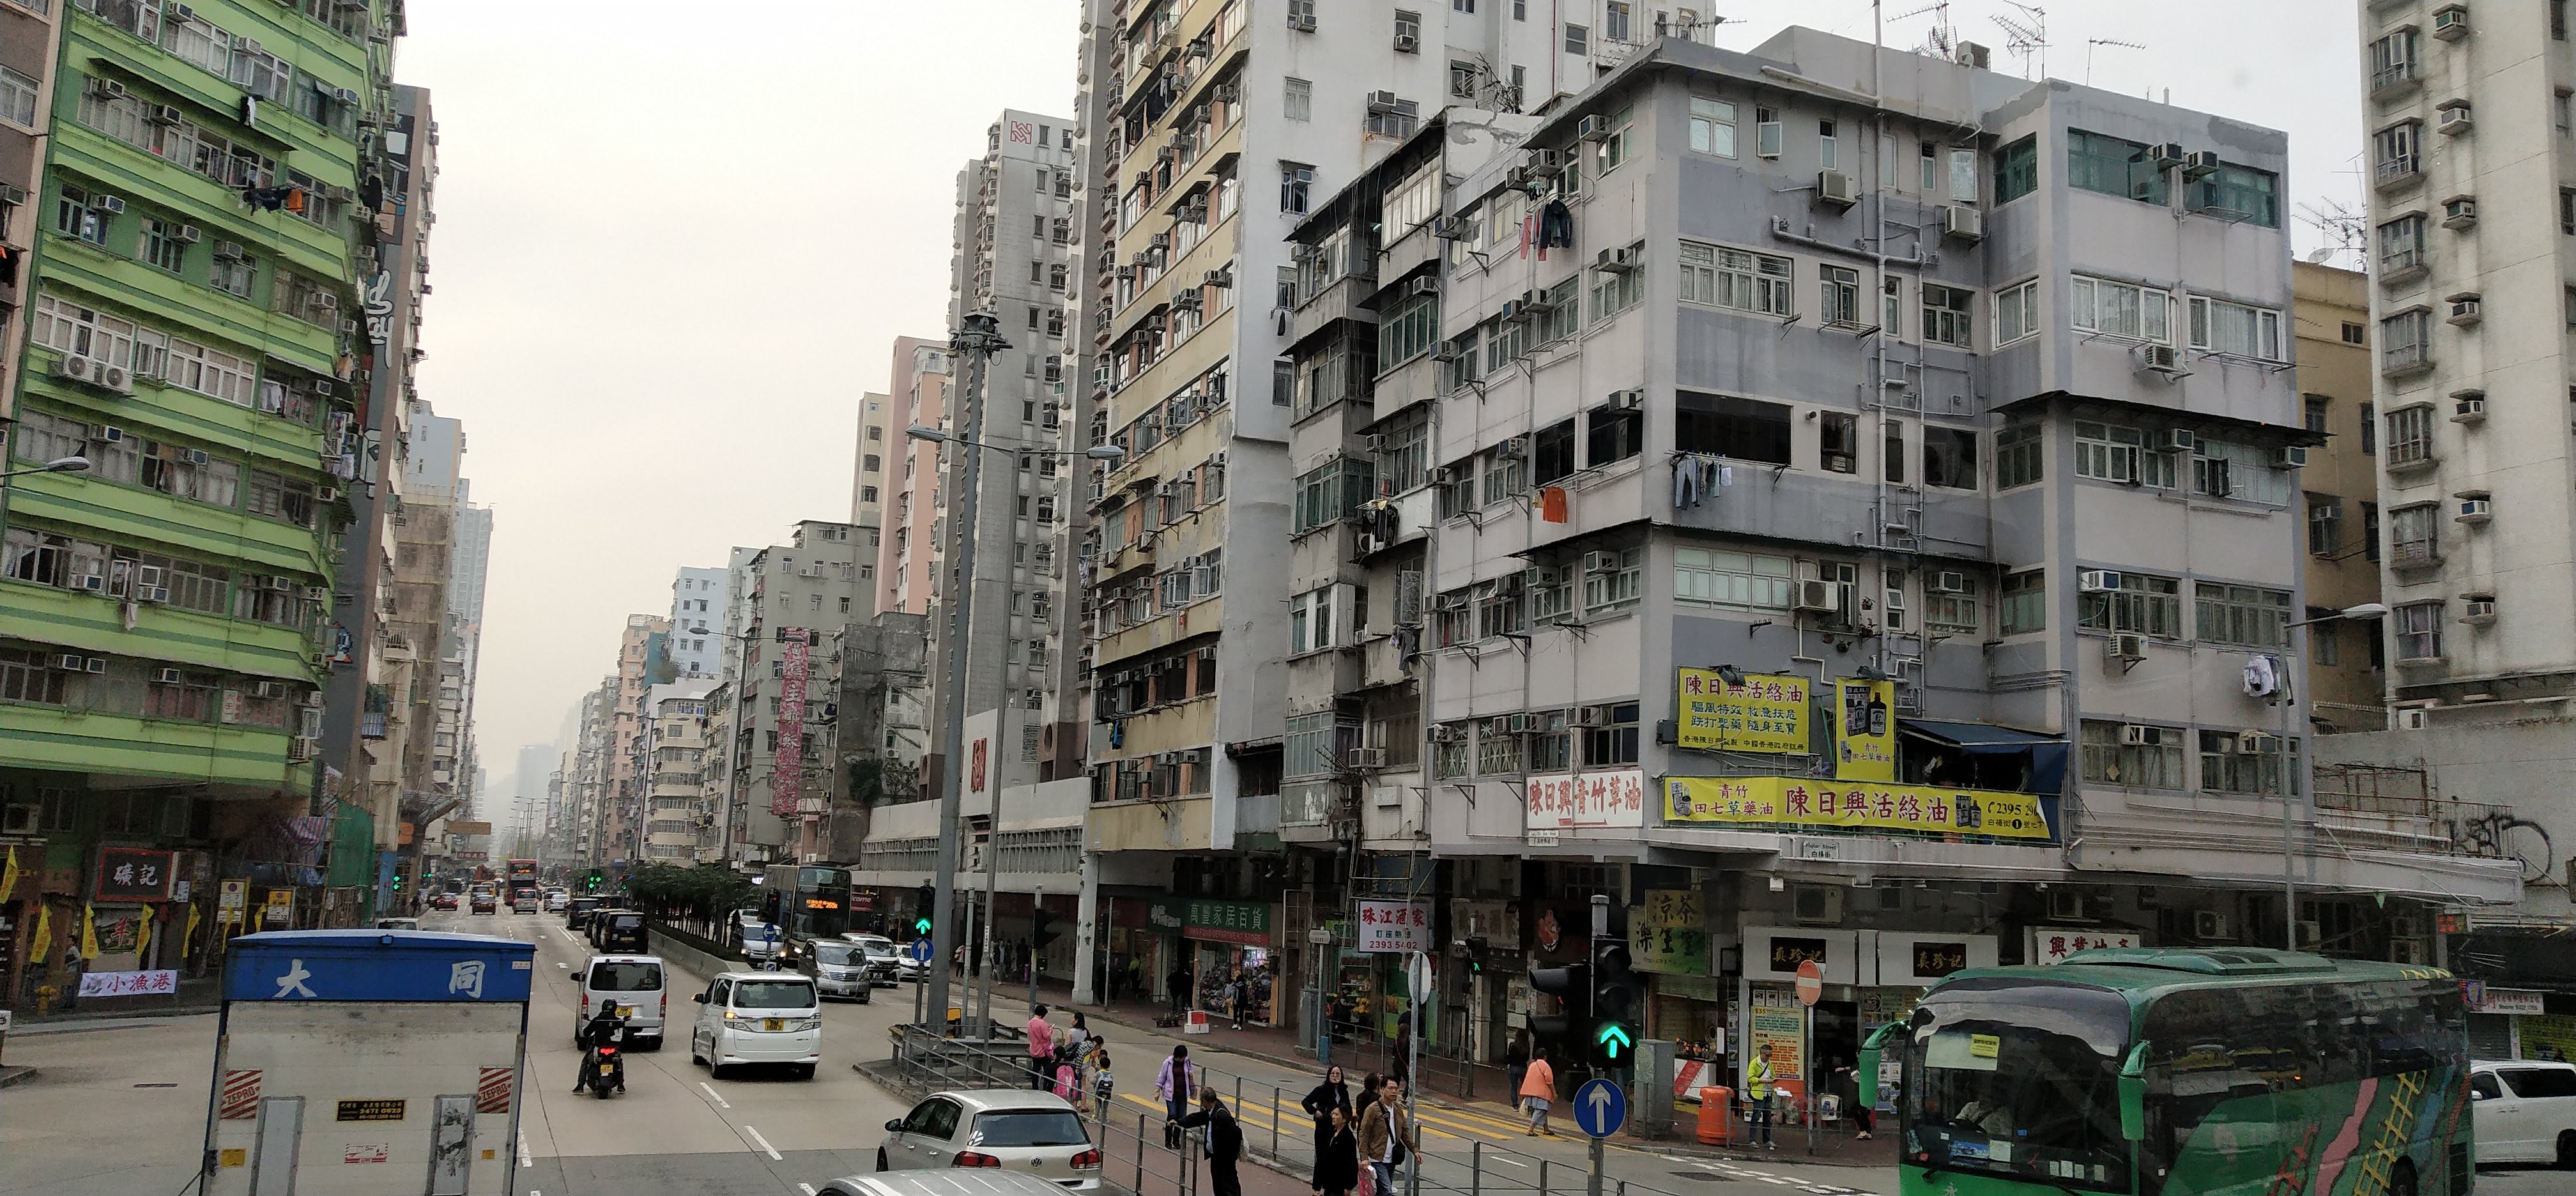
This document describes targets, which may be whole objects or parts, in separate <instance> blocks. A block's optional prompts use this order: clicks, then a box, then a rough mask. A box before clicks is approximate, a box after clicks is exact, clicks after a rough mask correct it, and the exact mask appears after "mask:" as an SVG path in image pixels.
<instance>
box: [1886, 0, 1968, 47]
mask: <svg viewBox="0 0 2576 1196" xmlns="http://www.w3.org/2000/svg"><path fill="white" fill-rule="evenodd" d="M1925 13H1930V14H1932V28H1931V30H1930V31H1929V32H1927V33H1925V34H1924V35H1923V44H1922V45H1921V46H1920V47H1918V48H1917V49H1916V51H1915V52H1916V53H1918V54H1929V55H1932V56H1933V57H1936V58H1942V59H1951V58H1956V57H1958V51H1959V31H1958V30H1956V29H1953V28H1951V27H1950V3H1949V0H1938V2H1936V3H1932V4H1926V5H1924V6H1923V7H1921V8H1917V9H1914V10H1912V11H1910V12H1901V13H1898V14H1896V15H1895V16H1893V17H1890V18H1888V19H1889V20H1891V21H1904V20H1910V19H1912V18H1915V17H1919V16H1922V15H1923V14H1925Z"/></svg>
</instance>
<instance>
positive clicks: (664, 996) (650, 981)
mask: <svg viewBox="0 0 2576 1196" xmlns="http://www.w3.org/2000/svg"><path fill="white" fill-rule="evenodd" d="M573 979H575V980H576V981H578V982H580V984H581V1007H580V1008H579V1009H576V1010H574V1011H573V1022H572V1024H573V1041H574V1043H575V1045H579V1043H580V1041H581V1027H582V1024H583V1023H585V1022H588V1021H589V1020H590V1018H591V1015H592V1014H595V1013H597V1012H599V1007H600V1006H602V1005H607V1004H614V1005H616V1006H617V1012H618V1016H620V1017H623V1018H625V1019H626V1040H627V1041H628V1042H641V1043H642V1044H646V1045H645V1046H644V1049H647V1050H656V1051H658V1050H661V1049H662V1028H663V1026H664V1024H665V1020H666V1019H667V1018H668V1017H669V1015H670V1009H671V994H670V990H669V988H668V987H667V985H668V984H669V969H667V968H665V967H663V966H662V961H661V959H660V958H659V957H657V956H652V955H594V956H591V957H590V962H589V963H586V964H583V965H582V967H581V971H580V972H579V973H577V974H575V975H574V977H573Z"/></svg>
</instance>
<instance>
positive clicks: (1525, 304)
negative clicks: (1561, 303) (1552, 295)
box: [1520, 291, 1556, 312]
mask: <svg viewBox="0 0 2576 1196" xmlns="http://www.w3.org/2000/svg"><path fill="white" fill-rule="evenodd" d="M1520 309H1521V310H1522V311H1525V312H1541V311H1555V310H1556V302H1555V301H1554V300H1552V299H1549V298H1548V297H1547V292H1545V291H1523V292H1521V297H1520Z"/></svg>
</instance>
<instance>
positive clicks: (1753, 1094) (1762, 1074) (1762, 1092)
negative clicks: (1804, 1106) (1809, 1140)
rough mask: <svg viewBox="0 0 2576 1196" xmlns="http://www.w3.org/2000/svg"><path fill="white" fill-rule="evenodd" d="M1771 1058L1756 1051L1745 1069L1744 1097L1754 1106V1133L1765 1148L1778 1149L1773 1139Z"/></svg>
mask: <svg viewBox="0 0 2576 1196" xmlns="http://www.w3.org/2000/svg"><path fill="white" fill-rule="evenodd" d="M1773 1079H1774V1077H1773V1076H1772V1074H1771V1058H1770V1056H1768V1055H1765V1054H1761V1053H1759V1052H1756V1053H1755V1054H1754V1056H1753V1062H1752V1063H1751V1064H1750V1065H1749V1066H1747V1067H1746V1068H1745V1069H1744V1099H1745V1100H1746V1102H1748V1103H1749V1104H1750V1105H1751V1106H1752V1108H1753V1134H1752V1136H1753V1137H1754V1138H1756V1139H1759V1140H1760V1141H1761V1143H1762V1149H1764V1150H1778V1149H1780V1147H1779V1146H1778V1145H1777V1144H1776V1143H1774V1142H1772V1141H1771V1085H1772V1081H1773Z"/></svg>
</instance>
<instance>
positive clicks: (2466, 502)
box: [2455, 494, 2495, 523]
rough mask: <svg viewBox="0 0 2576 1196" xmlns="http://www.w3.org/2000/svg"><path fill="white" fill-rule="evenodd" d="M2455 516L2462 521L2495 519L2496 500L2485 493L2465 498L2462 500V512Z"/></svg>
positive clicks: (2475, 521) (2472, 521)
mask: <svg viewBox="0 0 2576 1196" xmlns="http://www.w3.org/2000/svg"><path fill="white" fill-rule="evenodd" d="M2455 518H2457V519H2458V520H2459V521H2460V522H2462V523H2484V522H2486V521H2487V520H2490V519H2493V518H2495V500H2494V499H2492V498H2489V497H2487V496H2485V495H2483V494H2481V495H2478V496H2477V497H2475V498H2463V499H2461V500H2460V513H2459V514H2458V515H2457V516H2455Z"/></svg>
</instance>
